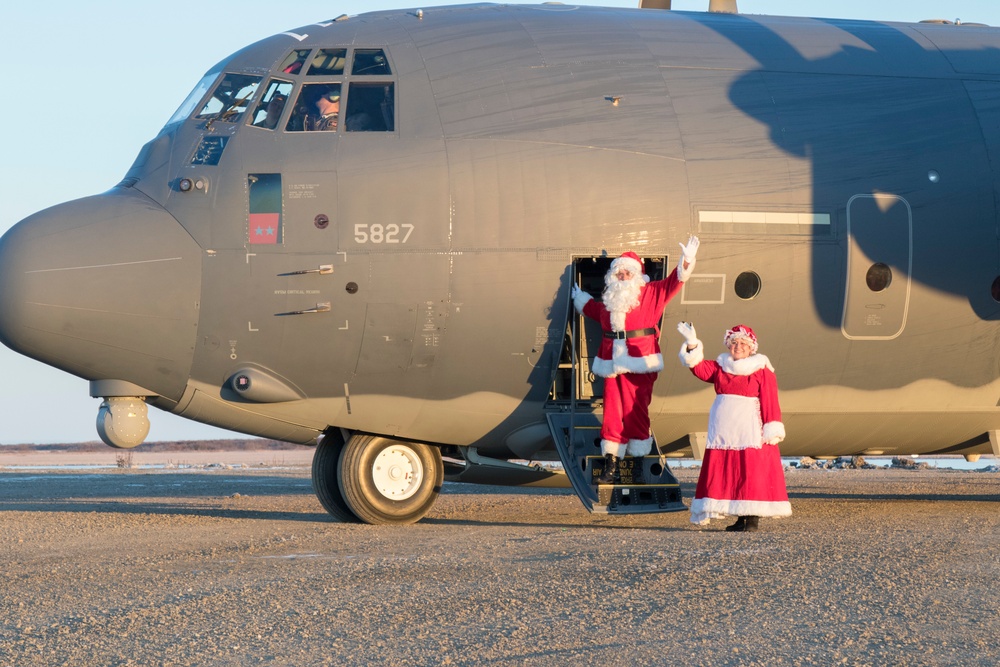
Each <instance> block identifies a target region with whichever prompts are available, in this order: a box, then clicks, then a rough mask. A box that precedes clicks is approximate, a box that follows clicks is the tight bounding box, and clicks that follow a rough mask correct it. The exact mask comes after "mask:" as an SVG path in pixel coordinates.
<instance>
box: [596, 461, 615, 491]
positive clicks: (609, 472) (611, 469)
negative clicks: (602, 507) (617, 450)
mask: <svg viewBox="0 0 1000 667" xmlns="http://www.w3.org/2000/svg"><path fill="white" fill-rule="evenodd" d="M617 481H618V457H617V456H615V455H614V454H605V455H604V472H602V473H601V476H600V477H598V478H597V483H598V484H614V483H615V482H617Z"/></svg>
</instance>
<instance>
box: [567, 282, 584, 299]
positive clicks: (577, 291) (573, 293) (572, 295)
mask: <svg viewBox="0 0 1000 667" xmlns="http://www.w3.org/2000/svg"><path fill="white" fill-rule="evenodd" d="M582 291H583V290H581V289H580V288H579V287H577V286H576V285H573V288H572V289H570V291H569V296H570V298H571V299H573V301H576V297H578V296H580V293H581V292H582Z"/></svg>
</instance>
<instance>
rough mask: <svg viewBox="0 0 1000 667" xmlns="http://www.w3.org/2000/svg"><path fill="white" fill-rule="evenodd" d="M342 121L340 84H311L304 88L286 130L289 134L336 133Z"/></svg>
mask: <svg viewBox="0 0 1000 667" xmlns="http://www.w3.org/2000/svg"><path fill="white" fill-rule="evenodd" d="M339 120H340V84H339V83H310V84H306V85H304V86H302V90H301V91H300V92H299V97H298V99H297V100H296V101H295V107H294V108H293V109H292V115H291V116H290V117H289V119H288V125H286V126H285V129H286V130H288V131H289V132H302V131H307V132H310V131H317V130H325V131H332V132H335V131H336V130H337V124H338V122H339Z"/></svg>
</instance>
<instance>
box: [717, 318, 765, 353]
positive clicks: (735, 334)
mask: <svg viewBox="0 0 1000 667" xmlns="http://www.w3.org/2000/svg"><path fill="white" fill-rule="evenodd" d="M740 338H745V339H746V341H747V342H748V343H750V354H757V336H756V334H754V332H753V329H751V328H750V327H748V326H747V325H745V324H737V325H736V326H734V327H733V328H732V329H728V330H726V336H725V338H723V339H722V342H723V344H724V345H725V346H726V347H729V345H730V344H731V343H732V342H733V341H734V340H739V339H740Z"/></svg>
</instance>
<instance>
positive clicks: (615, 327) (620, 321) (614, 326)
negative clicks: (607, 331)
mask: <svg viewBox="0 0 1000 667" xmlns="http://www.w3.org/2000/svg"><path fill="white" fill-rule="evenodd" d="M627 314H628V313H625V312H622V311H618V310H612V311H610V312H609V315H610V316H611V318H610V319H611V330H612V331H625V316H626V315H627ZM618 343H621V344H622V345H624V344H625V341H624V340H620V339H615V345H617V344H618Z"/></svg>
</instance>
